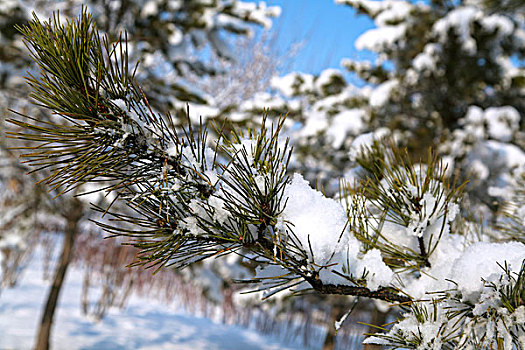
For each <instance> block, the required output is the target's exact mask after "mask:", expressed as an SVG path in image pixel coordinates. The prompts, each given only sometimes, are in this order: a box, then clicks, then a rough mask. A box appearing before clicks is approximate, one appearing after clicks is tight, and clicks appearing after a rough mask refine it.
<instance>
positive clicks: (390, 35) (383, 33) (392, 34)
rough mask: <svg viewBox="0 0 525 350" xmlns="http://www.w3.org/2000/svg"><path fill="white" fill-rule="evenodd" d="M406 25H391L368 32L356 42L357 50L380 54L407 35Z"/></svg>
mask: <svg viewBox="0 0 525 350" xmlns="http://www.w3.org/2000/svg"><path fill="white" fill-rule="evenodd" d="M406 29H407V27H406V25H405V24H398V25H389V26H384V27H379V28H374V29H370V30H367V31H366V32H364V33H363V34H361V36H359V38H357V40H356V41H355V44H354V46H355V48H356V49H357V50H370V51H374V52H380V51H382V50H383V48H385V47H387V46H391V45H392V44H393V43H394V42H395V41H396V40H399V39H400V38H402V37H403V36H404V35H405V32H406Z"/></svg>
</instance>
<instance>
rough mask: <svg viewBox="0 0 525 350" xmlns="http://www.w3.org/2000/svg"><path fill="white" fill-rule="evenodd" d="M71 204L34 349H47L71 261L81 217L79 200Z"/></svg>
mask: <svg viewBox="0 0 525 350" xmlns="http://www.w3.org/2000/svg"><path fill="white" fill-rule="evenodd" d="M67 204H69V205H71V207H70V210H68V211H67V212H66V215H65V216H66V220H67V224H66V230H65V232H64V242H63V244H62V254H61V255H60V261H59V262H58V265H57V267H56V270H55V276H54V279H53V284H52V286H51V289H50V290H49V294H48V296H47V302H46V306H45V309H44V313H43V315H42V319H41V321H40V328H39V330H38V336H37V343H36V347H35V350H48V349H49V338H50V335H51V327H52V325H53V318H54V315H55V310H56V307H57V304H58V297H59V295H60V290H61V289H62V285H63V283H64V277H65V275H66V272H67V268H68V266H69V263H70V262H71V256H72V252H73V244H74V243H75V237H76V236H77V233H78V232H77V231H78V223H79V221H80V219H81V217H82V211H83V207H82V204H81V202H80V201H79V200H77V199H74V200H73V201H70V202H69V203H67Z"/></svg>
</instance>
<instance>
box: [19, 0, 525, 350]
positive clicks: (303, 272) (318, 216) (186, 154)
mask: <svg viewBox="0 0 525 350" xmlns="http://www.w3.org/2000/svg"><path fill="white" fill-rule="evenodd" d="M370 3H372V2H369V3H368V4H370ZM392 3H394V2H392ZM395 3H398V2H395ZM23 34H24V36H25V40H26V43H27V44H28V46H29V48H30V49H31V52H32V57H33V58H34V59H35V61H36V62H38V63H39V65H40V67H41V76H40V77H39V78H34V79H30V81H29V82H30V85H31V86H32V88H33V89H34V91H35V92H38V93H34V94H33V97H34V98H35V99H36V100H37V101H38V102H39V103H40V104H42V105H43V106H44V107H46V108H48V109H50V110H51V111H53V112H54V113H56V115H57V118H63V121H62V122H58V121H51V122H46V123H40V122H39V120H38V119H37V118H33V121H32V122H25V121H23V120H17V119H12V120H11V122H12V123H14V124H15V125H17V126H19V127H23V128H25V129H26V131H25V132H19V133H16V134H14V135H13V136H15V137H18V138H21V139H27V140H31V141H33V142H36V143H37V145H35V146H34V147H33V149H32V151H31V153H28V154H27V155H26V157H27V158H28V160H29V163H30V164H31V165H33V166H36V167H42V166H46V167H47V166H49V167H50V168H52V169H53V173H52V175H51V176H50V177H49V179H48V183H51V184H53V185H55V186H57V187H58V188H61V189H63V190H65V191H67V190H72V189H75V188H78V187H79V186H80V185H81V184H86V183H91V182H98V181H106V182H109V183H111V184H112V186H110V187H108V188H107V189H108V190H109V191H110V192H113V193H114V194H115V195H116V198H117V201H120V202H123V203H126V204H127V205H128V207H129V208H130V209H131V213H130V212H124V211H120V210H118V207H116V206H112V205H110V206H109V207H105V208H104V207H98V208H95V209H97V210H98V211H100V212H101V213H105V214H106V215H109V216H112V217H113V218H115V219H116V220H118V221H119V223H120V225H118V226H117V225H113V224H111V223H108V222H100V226H101V227H103V228H104V229H105V230H106V231H107V232H109V233H110V234H112V235H117V236H122V237H125V238H127V239H128V241H129V243H131V244H133V245H135V246H136V247H137V248H139V249H140V254H139V257H138V261H137V262H136V264H138V265H147V266H156V267H159V268H161V267H163V266H168V265H169V266H174V267H177V268H183V267H185V266H188V265H191V264H194V263H196V262H198V261H201V260H204V259H212V258H214V257H217V256H222V255H227V254H240V256H242V257H243V259H247V260H249V261H252V262H255V263H257V264H259V268H258V269H257V276H256V278H255V279H254V280H253V281H252V282H257V283H259V284H260V287H261V288H262V289H263V290H265V291H267V296H271V295H273V294H276V293H279V292H282V291H285V290H292V291H295V292H304V291H305V290H311V291H313V292H316V293H320V294H342V295H350V296H354V297H356V298H357V299H363V298H369V299H377V300H382V301H387V302H390V303H394V304H396V305H399V306H400V307H402V308H403V309H404V313H403V316H402V317H401V318H400V319H398V320H397V321H396V322H394V324H393V325H392V326H391V328H390V329H388V330H386V332H385V333H379V334H376V335H374V336H372V337H370V338H368V339H367V340H366V343H371V344H384V345H389V346H392V347H402V348H414V349H441V348H445V349H446V348H454V349H460V348H466V349H467V348H482V349H485V348H486V349H489V348H505V349H507V348H508V349H511V348H516V349H523V348H524V347H525V343H524V341H525V326H524V324H525V323H524V320H525V305H524V300H525V298H524V297H523V296H524V294H525V246H524V245H523V243H522V242H520V241H519V240H517V239H516V235H515V232H516V230H517V232H523V230H522V226H523V225H522V223H520V222H519V220H518V222H517V224H516V222H514V224H513V226H512V229H503V230H499V231H498V232H499V234H500V235H501V236H504V237H506V240H507V242H505V243H501V241H502V239H497V240H494V241H490V240H484V238H485V236H476V235H472V234H470V233H471V231H472V229H471V228H470V226H469V225H468V224H469V223H468V222H467V221H466V220H465V219H464V218H463V217H462V216H461V215H459V214H460V212H461V210H460V209H461V208H460V204H461V202H460V199H461V196H462V190H463V188H464V186H463V185H461V184H459V183H457V182H455V181H454V177H453V176H451V175H450V174H449V172H448V169H447V166H446V165H445V164H444V163H443V162H442V161H440V160H439V159H438V157H437V156H436V155H435V154H434V153H433V152H429V154H428V156H427V159H426V161H425V162H421V163H414V162H412V161H411V160H410V158H411V157H410V156H409V154H408V153H407V152H406V151H403V150H400V149H398V148H396V147H395V145H392V144H390V145H389V144H387V143H383V142H372V141H371V140H373V139H374V137H375V136H377V134H378V133H377V132H376V135H370V134H368V135H361V136H360V137H358V138H356V140H354V143H355V144H354V148H353V149H352V153H351V155H352V157H353V158H354V160H356V161H358V163H359V164H360V166H361V168H362V170H361V171H360V173H359V177H360V178H361V179H362V181H360V182H354V183H349V184H344V183H343V184H342V186H341V191H340V195H339V196H338V198H337V199H333V198H329V197H326V196H325V195H324V194H323V193H321V192H319V191H317V190H315V189H313V188H312V187H311V186H310V185H309V183H308V181H306V180H305V179H304V178H303V176H302V175H301V174H299V173H295V174H290V173H289V172H288V165H289V162H290V159H291V157H292V154H293V151H292V149H291V148H290V146H289V142H288V140H287V139H284V138H283V137H282V136H281V134H280V133H281V132H282V131H283V127H284V124H285V120H284V118H281V119H279V120H277V121H275V123H273V124H272V123H270V122H269V121H268V120H267V119H266V118H264V117H263V120H262V126H261V128H260V129H258V130H245V131H242V130H236V131H233V132H232V133H223V134H221V137H220V138H219V139H217V140H213V141H214V148H210V147H209V140H207V131H206V130H207V128H206V125H200V126H199V127H198V128H196V127H192V126H191V124H190V126H189V127H188V128H187V129H179V128H177V127H176V126H175V125H174V123H173V120H172V118H171V117H170V116H169V115H162V114H159V113H157V112H155V111H154V110H153V109H152V108H151V106H150V104H149V101H148V98H147V91H143V89H141V88H140V87H139V86H138V85H137V83H136V82H135V80H134V76H133V70H132V69H130V66H129V65H128V60H127V55H126V52H125V43H124V42H122V41H121V42H118V43H114V44H113V43H111V42H109V41H107V40H106V39H104V38H101V37H100V36H99V34H98V32H97V31H96V29H95V28H94V25H93V21H92V18H91V17H90V16H89V15H88V14H87V13H85V12H83V13H82V14H81V15H80V16H79V17H78V18H77V19H75V20H74V21H71V22H68V23H66V24H61V23H60V22H59V21H58V20H57V18H56V17H54V18H52V19H51V20H50V21H49V22H41V21H40V20H38V19H35V20H33V21H32V22H31V23H30V24H29V25H28V26H26V27H25V28H24V29H23ZM117 53H118V55H117ZM325 90H326V91H325ZM327 91H328V89H322V93H323V94H330V92H329V91H328V92H327ZM341 91H342V90H339V93H341ZM219 128H220V126H219ZM39 145H40V147H39ZM367 145H369V146H367ZM520 198H522V197H520V196H515V197H513V200H514V201H516V202H517V204H514V205H515V207H517V208H518V209H516V210H517V211H518V212H521V206H522V204H523V203H520ZM509 215H511V217H514V218H515V217H516V214H515V213H514V215H513V213H512V212H511V213H510V214H509ZM518 215H519V214H518ZM516 225H518V226H517V228H516ZM520 225H521V226H520ZM520 227H521V229H520ZM511 233H512V234H511ZM518 235H519V233H518ZM349 309H350V310H351V306H350V305H349Z"/></svg>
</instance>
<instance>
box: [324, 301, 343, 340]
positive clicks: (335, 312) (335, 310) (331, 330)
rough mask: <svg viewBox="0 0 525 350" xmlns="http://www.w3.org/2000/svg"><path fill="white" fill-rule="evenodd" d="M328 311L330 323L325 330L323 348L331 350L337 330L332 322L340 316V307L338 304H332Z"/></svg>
mask: <svg viewBox="0 0 525 350" xmlns="http://www.w3.org/2000/svg"><path fill="white" fill-rule="evenodd" d="M330 313H331V315H330V323H329V324H328V330H327V331H326V337H325V338H324V344H323V350H333V349H334V348H335V338H336V336H337V331H336V330H335V326H334V324H335V322H336V321H338V320H339V319H340V318H341V317H342V315H341V307H339V305H338V304H334V305H333V306H332V310H331V312H330Z"/></svg>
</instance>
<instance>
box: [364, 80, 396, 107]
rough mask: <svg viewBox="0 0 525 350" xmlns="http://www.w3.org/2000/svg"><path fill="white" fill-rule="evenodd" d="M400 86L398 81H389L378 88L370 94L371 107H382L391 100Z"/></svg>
mask: <svg viewBox="0 0 525 350" xmlns="http://www.w3.org/2000/svg"><path fill="white" fill-rule="evenodd" d="M398 85H399V82H398V81H397V79H394V80H387V81H385V82H384V83H382V84H380V85H379V86H377V87H376V88H375V89H374V90H373V91H372V93H371V94H370V106H372V107H375V108H380V107H382V106H383V105H384V104H385V103H386V102H387V101H388V99H389V98H390V95H391V94H392V90H394V89H395V88H396V87H397V86H398Z"/></svg>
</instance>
